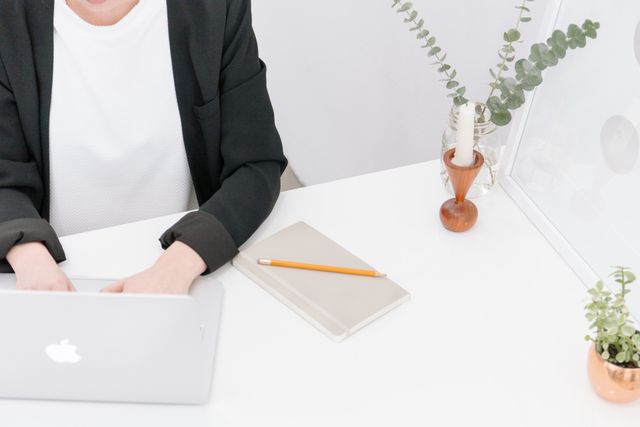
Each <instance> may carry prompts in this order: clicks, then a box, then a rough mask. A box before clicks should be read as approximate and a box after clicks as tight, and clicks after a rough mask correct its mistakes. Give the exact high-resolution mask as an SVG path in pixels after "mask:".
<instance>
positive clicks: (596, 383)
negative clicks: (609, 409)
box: [587, 344, 640, 403]
mask: <svg viewBox="0 0 640 427" xmlns="http://www.w3.org/2000/svg"><path fill="white" fill-rule="evenodd" d="M587 369H588V371H589V380H590V381H591V385H592V386H593V389H594V390H595V392H596V393H598V395H600V397H602V398H603V399H606V400H608V401H610V402H616V403H627V402H632V401H634V400H637V399H640V368H635V369H631V368H621V367H620V366H616V365H614V364H613V363H609V362H607V361H606V360H604V359H603V358H602V356H600V355H599V354H598V352H597V351H596V346H595V344H594V345H592V346H591V348H590V349H589V358H588V361H587Z"/></svg>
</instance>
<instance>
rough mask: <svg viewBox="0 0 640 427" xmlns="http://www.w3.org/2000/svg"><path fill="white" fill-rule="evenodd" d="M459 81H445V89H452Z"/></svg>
mask: <svg viewBox="0 0 640 427" xmlns="http://www.w3.org/2000/svg"><path fill="white" fill-rule="evenodd" d="M459 85H460V83H459V82H457V81H455V80H449V83H447V89H453V88H454V87H456V86H459Z"/></svg>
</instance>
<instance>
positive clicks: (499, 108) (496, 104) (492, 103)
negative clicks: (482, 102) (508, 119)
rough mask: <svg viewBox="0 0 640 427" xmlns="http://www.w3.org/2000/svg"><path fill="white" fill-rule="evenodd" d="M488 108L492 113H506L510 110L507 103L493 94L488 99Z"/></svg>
mask: <svg viewBox="0 0 640 427" xmlns="http://www.w3.org/2000/svg"><path fill="white" fill-rule="evenodd" d="M487 108H488V109H489V111H491V112H492V113H504V112H508V111H509V110H508V108H507V107H506V105H504V104H503V103H502V101H501V100H500V98H498V97H497V96H492V97H491V98H489V99H488V100H487Z"/></svg>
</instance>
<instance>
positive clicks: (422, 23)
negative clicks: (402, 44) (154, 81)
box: [409, 19, 424, 31]
mask: <svg viewBox="0 0 640 427" xmlns="http://www.w3.org/2000/svg"><path fill="white" fill-rule="evenodd" d="M423 26H424V19H421V20H419V21H418V22H417V23H416V26H415V27H412V28H411V29H410V30H409V31H418V30H419V29H421V28H422V27H423Z"/></svg>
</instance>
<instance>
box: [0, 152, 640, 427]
mask: <svg viewBox="0 0 640 427" xmlns="http://www.w3.org/2000/svg"><path fill="white" fill-rule="evenodd" d="M438 168H439V166H438V163H437V162H429V163H423V164H418V165H414V166H409V167H404V168H400V169H394V170H389V171H385V172H380V173H376V174H372V175H365V176H361V177H356V178H351V179H347V180H343V181H338V182H334V183H329V184H324V185H319V186H315V187H309V188H304V189H300V190H294V191H292V192H288V193H284V194H282V196H281V198H280V200H279V202H278V204H277V206H276V208H275V211H274V212H273V214H272V215H271V217H270V218H269V220H268V221H267V222H266V223H265V224H264V225H263V226H262V227H261V228H260V230H259V231H258V233H257V234H256V235H255V236H254V239H256V238H261V237H264V236H267V235H269V234H271V233H273V232H275V231H277V230H279V229H281V228H283V227H285V226H287V225H289V224H291V223H293V222H295V221H299V220H304V221H307V222H308V223H310V224H311V225H313V226H315V227H317V228H318V229H319V230H321V231H323V232H324V233H326V234H327V235H329V236H330V237H332V238H334V239H335V240H336V241H338V242H339V243H341V244H343V245H344V246H346V247H347V248H349V249H350V250H352V251H353V252H354V253H356V254H358V255H359V256H361V257H363V258H364V259H366V260H367V261H369V262H370V263H371V264H373V265H375V266H376V267H377V268H378V269H380V270H381V271H384V272H386V273H388V274H389V275H390V276H391V277H392V278H393V279H394V280H396V281H397V282H398V283H400V284H401V285H402V286H404V287H405V288H406V289H408V290H409V291H410V292H411V293H412V294H413V298H412V300H411V301H409V302H408V303H406V304H404V305H403V306H401V307H399V308H398V309H396V310H394V311H393V312H391V313H389V314H388V315H386V316H385V317H383V318H382V319H380V320H379V321H377V322H375V323H373V324H372V325H370V326H368V327H367V328H365V329H363V330H362V331H360V332H359V333H357V334H356V335H355V336H353V337H351V338H349V339H347V340H346V341H345V342H343V343H341V344H335V343H333V342H332V341H330V340H329V339H328V338H326V337H325V336H324V335H322V334H321V333H320V332H318V331H316V330H315V329H314V328H313V327H312V326H310V325H308V324H307V323H306V322H305V321H303V320H302V319H300V318H299V317H297V315H295V314H294V313H293V312H291V311H290V310H289V309H287V308H286V307H285V306H284V305H282V304H280V303H279V302H277V301H276V300H275V299H274V298H272V297H271V296H269V295H268V294H267V293H266V292H264V291H263V290H262V289H260V288H259V287H258V286H256V285H254V284H253V283H252V282H251V281H249V280H248V279H246V278H245V277H244V276H242V275H241V274H240V273H238V272H237V271H235V270H234V269H233V268H231V267H230V266H226V267H224V268H223V269H221V270H220V271H218V272H216V273H214V275H215V276H216V277H218V278H219V279H221V280H222V281H223V282H224V285H225V287H226V290H227V294H226V301H225V305H224V313H223V323H222V330H221V335H220V342H219V351H218V355H217V360H216V369H215V378H214V383H213V392H212V400H211V403H210V404H209V405H208V406H202V407H172V406H153V405H115V404H88V403H64V402H63V403H60V402H18V401H0V426H2V427H14V426H15V427H33V426H47V427H58V426H60V427H70V426H74V427H75V426H83V427H85V426H87V427H89V426H116V425H117V426H135V427H139V426H154V427H156V426H158V427H162V426H181V427H182V426H185V427H201V426H247V427H249V426H250V427H255V426H260V427H267V426H277V427H286V426H295V427H301V426H304V427H313V426H332V427H342V426H345V427H347V426H348V427H359V426H367V427H375V426H384V427H389V426H402V427H408V426H420V427H424V426H427V425H433V426H465V427H467V426H492V427H497V426H505V427H516V426H528V427H529V426H530V427H539V426H545V427H551V426H563V427H564V426H580V427H590V426H593V427H602V426H605V425H611V426H616V427H622V426H637V425H638V423H639V422H640V404H639V403H635V404H630V405H624V406H620V405H612V404H608V403H605V402H604V401H602V400H600V399H599V398H598V397H596V396H595V395H594V393H593V392H592V391H591V389H590V386H589V383H588V380H587V376H586V372H585V370H586V366H585V365H586V352H587V344H586V343H585V342H584V341H583V336H584V335H585V333H586V327H587V324H586V321H585V320H584V318H583V311H582V306H583V299H584V297H585V295H586V290H585V288H584V287H583V285H582V284H581V283H580V282H579V281H578V279H577V278H576V277H575V276H574V275H573V273H572V272H571V270H570V269H569V268H568V267H567V266H566V265H565V264H564V262H563V261H562V260H561V259H560V258H559V257H558V256H557V255H556V253H555V252H554V250H553V249H552V248H551V247H550V246H549V245H548V244H547V243H546V241H545V240H544V238H543V237H542V236H541V235H540V234H539V233H538V232H537V230H536V229H535V228H534V227H533V226H532V225H531V224H530V223H529V221H528V220H527V219H526V218H525V217H524V215H523V214H522V213H521V212H520V211H519V210H518V208H517V207H516V206H515V205H514V204H513V203H512V202H511V200H510V199H509V198H508V197H507V196H506V195H505V193H504V192H503V191H502V190H501V189H496V190H495V191H494V192H493V193H491V194H490V195H488V196H486V197H484V198H482V199H480V200H478V201H477V204H478V206H479V209H480V219H479V222H478V224H477V226H476V228H475V229H473V230H472V231H470V232H468V233H466V234H462V235H457V234H452V233H449V232H447V231H445V230H444V229H443V228H442V227H441V225H440V223H439V219H438V208H439V206H440V204H441V203H442V201H443V200H445V198H447V197H448V195H447V194H446V193H445V192H444V190H443V189H442V187H441V184H440V179H439V177H438ZM180 216H181V215H174V216H171V217H165V218H158V219H154V220H151V221H145V222H141V223H137V224H129V225H125V226H122V227H115V228H111V229H106V230H100V231H95V232H91V233H86V234H82V235H75V236H69V237H67V238H64V239H63V244H64V247H65V249H66V251H67V255H68V258H69V259H70V261H68V262H67V263H66V264H65V266H64V268H65V271H66V272H67V273H68V274H70V275H81V276H82V275H96V274H97V275H99V276H102V277H113V276H122V275H128V274H132V273H134V272H136V271H138V270H141V269H142V268H144V267H145V266H146V265H148V264H149V263H151V262H153V260H154V259H155V258H156V257H157V256H158V255H159V254H160V252H161V249H160V247H159V244H158V242H157V238H158V236H159V234H160V233H161V232H162V231H163V230H164V229H165V228H166V227H168V226H169V225H170V224H172V223H173V222H174V221H175V220H176V219H177V218H179V217H180ZM124 236H128V237H126V238H125V237H124Z"/></svg>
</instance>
